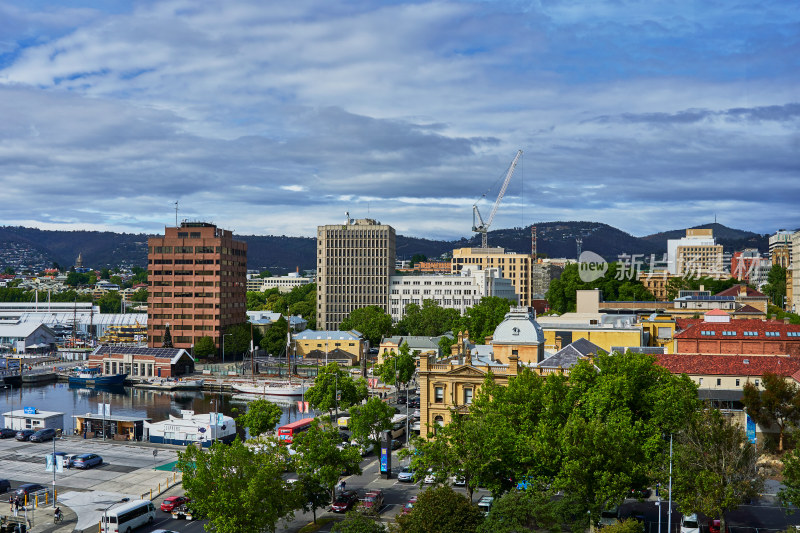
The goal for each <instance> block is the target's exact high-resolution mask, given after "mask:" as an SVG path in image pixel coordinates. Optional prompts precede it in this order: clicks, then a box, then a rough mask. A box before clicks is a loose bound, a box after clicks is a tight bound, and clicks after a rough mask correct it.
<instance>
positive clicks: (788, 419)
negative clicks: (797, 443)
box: [742, 372, 800, 452]
mask: <svg viewBox="0 0 800 533" xmlns="http://www.w3.org/2000/svg"><path fill="white" fill-rule="evenodd" d="M761 378H762V383H763V385H764V390H763V391H761V390H759V388H758V387H756V386H755V385H753V384H752V383H750V382H749V381H748V382H747V383H745V384H744V389H743V390H742V403H743V404H744V407H745V410H746V411H747V414H748V415H750V418H752V419H753V420H754V421H755V422H756V423H757V424H761V425H762V426H764V427H771V426H772V425H773V424H774V425H776V426H778V430H779V433H778V451H779V452H783V435H784V432H785V431H786V426H787V425H788V424H797V423H798V422H800V389H798V388H797V386H796V385H795V384H794V383H790V382H788V381H786V379H785V378H784V377H783V376H779V375H777V374H773V373H772V372H764V375H763V376H761Z"/></svg>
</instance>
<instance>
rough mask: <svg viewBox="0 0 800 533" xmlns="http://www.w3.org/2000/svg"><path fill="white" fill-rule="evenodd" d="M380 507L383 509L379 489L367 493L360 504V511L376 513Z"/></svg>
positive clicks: (381, 494)
mask: <svg viewBox="0 0 800 533" xmlns="http://www.w3.org/2000/svg"><path fill="white" fill-rule="evenodd" d="M381 507H383V491H382V490H380V489H378V490H371V491H369V492H368V493H367V494H366V496H364V501H362V502H361V509H362V510H364V511H365V512H373V513H378V512H380V510H381Z"/></svg>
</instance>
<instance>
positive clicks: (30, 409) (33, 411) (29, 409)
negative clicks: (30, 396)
mask: <svg viewBox="0 0 800 533" xmlns="http://www.w3.org/2000/svg"><path fill="white" fill-rule="evenodd" d="M22 410H23V412H24V413H25V414H26V415H35V414H36V408H35V407H23V408H22Z"/></svg>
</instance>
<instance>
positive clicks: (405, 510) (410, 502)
mask: <svg viewBox="0 0 800 533" xmlns="http://www.w3.org/2000/svg"><path fill="white" fill-rule="evenodd" d="M415 503H417V497H416V496H414V497H412V498H411V499H410V500H408V503H407V504H405V505H404V506H403V514H408V513H410V512H411V509H413V508H414V504H415Z"/></svg>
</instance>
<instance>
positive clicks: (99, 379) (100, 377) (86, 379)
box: [69, 368, 128, 387]
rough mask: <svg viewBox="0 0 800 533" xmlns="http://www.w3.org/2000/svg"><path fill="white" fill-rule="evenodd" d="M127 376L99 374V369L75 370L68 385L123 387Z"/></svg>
mask: <svg viewBox="0 0 800 533" xmlns="http://www.w3.org/2000/svg"><path fill="white" fill-rule="evenodd" d="M126 377H128V374H101V373H100V369H99V368H76V369H75V371H74V372H73V373H72V374H70V376H69V384H70V385H77V386H83V387H91V386H96V385H101V386H113V385H123V384H124V383H125V378H126Z"/></svg>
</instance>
